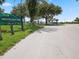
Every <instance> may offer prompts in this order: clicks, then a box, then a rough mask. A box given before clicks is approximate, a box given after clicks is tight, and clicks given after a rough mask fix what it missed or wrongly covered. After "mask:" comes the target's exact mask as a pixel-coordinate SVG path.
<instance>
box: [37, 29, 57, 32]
mask: <svg viewBox="0 0 79 59" xmlns="http://www.w3.org/2000/svg"><path fill="white" fill-rule="evenodd" d="M57 30H58V29H57V28H43V29H40V30H38V31H37V32H38V33H42V32H55V31H57Z"/></svg>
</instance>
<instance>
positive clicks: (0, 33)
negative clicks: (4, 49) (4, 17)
mask: <svg viewBox="0 0 79 59" xmlns="http://www.w3.org/2000/svg"><path fill="white" fill-rule="evenodd" d="M0 40H2V32H1V25H0Z"/></svg>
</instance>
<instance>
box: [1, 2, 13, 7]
mask: <svg viewBox="0 0 79 59" xmlns="http://www.w3.org/2000/svg"><path fill="white" fill-rule="evenodd" d="M2 6H3V7H9V6H12V4H10V3H7V2H5V3H3V5H2Z"/></svg>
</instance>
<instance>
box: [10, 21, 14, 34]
mask: <svg viewBox="0 0 79 59" xmlns="http://www.w3.org/2000/svg"><path fill="white" fill-rule="evenodd" d="M10 28H11V35H14V30H13V23H12V22H11V24H10Z"/></svg>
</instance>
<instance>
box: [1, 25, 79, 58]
mask: <svg viewBox="0 0 79 59" xmlns="http://www.w3.org/2000/svg"><path fill="white" fill-rule="evenodd" d="M0 59H79V25H77V24H76V25H64V26H46V27H45V28H43V29H41V30H38V31H36V32H34V33H33V34H31V35H29V36H28V37H26V38H25V39H23V40H22V41H21V42H19V43H18V44H16V46H14V47H13V48H12V49H11V50H9V51H8V52H7V53H6V54H5V55H3V56H0Z"/></svg>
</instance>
